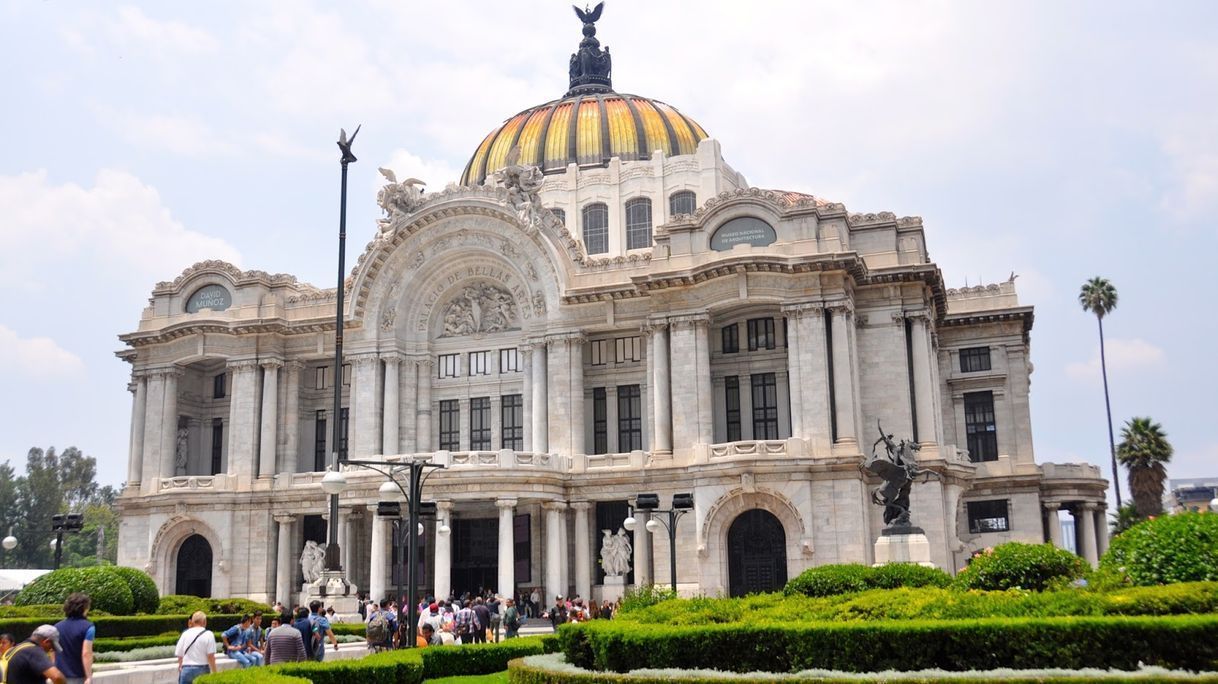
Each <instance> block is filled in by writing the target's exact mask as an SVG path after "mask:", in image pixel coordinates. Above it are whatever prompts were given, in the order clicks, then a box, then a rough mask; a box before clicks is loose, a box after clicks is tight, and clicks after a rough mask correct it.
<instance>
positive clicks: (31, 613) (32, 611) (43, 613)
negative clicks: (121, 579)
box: [0, 603, 109, 623]
mask: <svg viewBox="0 0 1218 684" xmlns="http://www.w3.org/2000/svg"><path fill="white" fill-rule="evenodd" d="M102 615H109V613H107V612H106V611H104V610H97V609H96V608H93V609H90V610H89V617H90V618H94V617H100V616H102ZM26 617H28V618H45V619H47V620H50V622H51V623H55V622H58V621H60V620H62V619H63V604H62V603H40V604H35V605H32V606H0V620H6V619H10V618H26ZM44 621H45V620H44Z"/></svg>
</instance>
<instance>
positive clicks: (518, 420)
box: [499, 349, 524, 451]
mask: <svg viewBox="0 0 1218 684" xmlns="http://www.w3.org/2000/svg"><path fill="white" fill-rule="evenodd" d="M512 351H515V350H514V349H513V350H512ZM502 402H503V403H502V404H501V405H500V409H499V412H500V422H501V423H502V427H501V428H500V430H501V431H502V435H501V437H500V439H501V440H502V441H501V443H502V445H503V446H502V447H501V448H503V449H512V450H513V451H520V450H522V449H524V397H523V396H522V395H520V394H505V395H504V396H503V399H502Z"/></svg>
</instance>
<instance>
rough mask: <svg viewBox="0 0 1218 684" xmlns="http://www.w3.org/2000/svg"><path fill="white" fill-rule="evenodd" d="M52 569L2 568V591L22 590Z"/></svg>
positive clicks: (0, 569)
mask: <svg viewBox="0 0 1218 684" xmlns="http://www.w3.org/2000/svg"><path fill="white" fill-rule="evenodd" d="M48 572H50V570H13V569H8V568H0V592H5V593H7V592H10V591H21V588H22V587H24V586H25V585H27V584H29V583H30V582H33V581H34V580H36V579H38V578H39V577H41V576H43V575H45V574H47V573H48Z"/></svg>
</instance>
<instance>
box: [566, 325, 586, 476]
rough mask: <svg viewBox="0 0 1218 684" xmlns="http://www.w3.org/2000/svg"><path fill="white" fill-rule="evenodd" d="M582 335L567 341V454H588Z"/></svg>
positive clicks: (583, 340) (583, 341)
mask: <svg viewBox="0 0 1218 684" xmlns="http://www.w3.org/2000/svg"><path fill="white" fill-rule="evenodd" d="M586 341H587V340H585V339H584V336H583V335H579V336H573V337H571V338H570V339H568V340H567V348H568V352H567V353H568V358H569V362H570V364H571V365H570V385H569V390H568V391H569V392H570V402H571V437H570V446H569V447H568V452H567V453H569V454H584V453H587V452H588V449H587V448H586V447H587V444H586V440H585V438H584V436H585V434H586V431H587V429H588V426H587V423H586V421H585V415H584V414H585V413H586V411H585V403H586V402H585V401H584V343H585V342H586Z"/></svg>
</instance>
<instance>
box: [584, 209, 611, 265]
mask: <svg viewBox="0 0 1218 684" xmlns="http://www.w3.org/2000/svg"><path fill="white" fill-rule="evenodd" d="M583 216H584V227H583V228H584V248H585V249H587V250H588V254H605V253H606V252H608V251H609V207H607V206H605V204H604V203H602V202H597V203H596V204H589V205H588V206H586V207H584V209H583Z"/></svg>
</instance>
